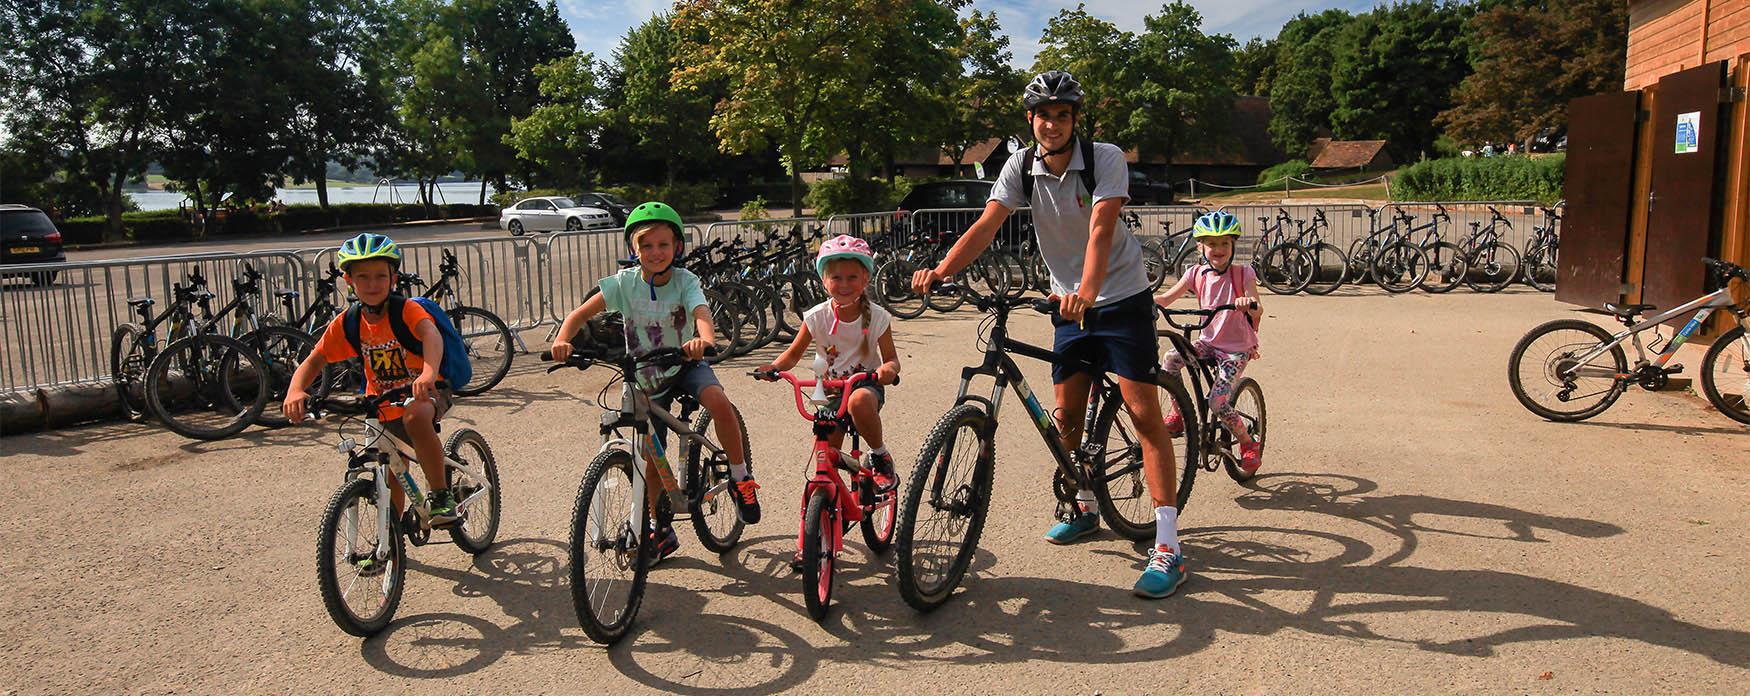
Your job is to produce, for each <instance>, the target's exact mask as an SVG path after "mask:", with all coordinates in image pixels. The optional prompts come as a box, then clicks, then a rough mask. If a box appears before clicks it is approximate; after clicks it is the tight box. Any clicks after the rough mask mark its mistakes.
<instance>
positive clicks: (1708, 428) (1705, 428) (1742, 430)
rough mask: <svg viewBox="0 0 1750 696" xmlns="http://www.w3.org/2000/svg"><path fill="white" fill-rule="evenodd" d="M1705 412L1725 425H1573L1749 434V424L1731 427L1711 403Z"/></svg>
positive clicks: (1586, 422) (1585, 422)
mask: <svg viewBox="0 0 1750 696" xmlns="http://www.w3.org/2000/svg"><path fill="white" fill-rule="evenodd" d="M1693 398H1695V399H1697V400H1698V401H1700V402H1701V403H1703V404H1705V403H1706V402H1707V399H1706V397H1703V396H1701V395H1699V394H1698V395H1695V396H1694V397H1693ZM1698 408H1702V407H1699V406H1698ZM1705 414H1706V415H1705V416H1704V417H1708V418H1717V419H1719V421H1720V422H1722V423H1727V425H1720V426H1712V425H1661V424H1658V423H1628V422H1611V421H1600V420H1583V421H1580V422H1578V423H1575V424H1574V425H1583V426H1588V427H1593V428H1616V429H1618V430H1638V431H1642V432H1655V433H1677V434H1680V435H1740V436H1750V426H1743V425H1741V426H1738V427H1735V428H1734V427H1732V426H1731V425H1730V423H1732V422H1733V421H1732V420H1731V419H1729V418H1727V417H1726V416H1725V415H1723V414H1721V413H1720V412H1719V411H1715V410H1714V409H1713V405H1712V404H1708V405H1707V406H1705Z"/></svg>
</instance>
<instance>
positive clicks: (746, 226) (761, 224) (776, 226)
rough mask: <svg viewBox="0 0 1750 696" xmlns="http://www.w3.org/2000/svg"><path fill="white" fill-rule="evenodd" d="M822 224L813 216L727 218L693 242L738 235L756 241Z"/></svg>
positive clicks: (715, 223) (733, 237) (709, 227)
mask: <svg viewBox="0 0 1750 696" xmlns="http://www.w3.org/2000/svg"><path fill="white" fill-rule="evenodd" d="M821 224H823V221H822V220H821V219H819V218H811V217H793V218H760V219H758V220H726V221H724V222H713V223H711V224H710V225H707V226H706V227H705V232H704V233H703V234H700V235H699V236H697V237H695V238H694V239H693V243H694V244H705V243H709V242H714V241H717V240H719V239H735V238H736V237H740V238H741V239H742V240H743V241H747V242H754V241H758V240H759V239H761V238H763V237H765V236H766V234H767V233H770V232H789V231H790V230H791V229H794V228H796V227H798V226H801V227H802V229H803V231H805V232H806V231H809V230H812V229H814V228H815V227H816V226H818V225H821Z"/></svg>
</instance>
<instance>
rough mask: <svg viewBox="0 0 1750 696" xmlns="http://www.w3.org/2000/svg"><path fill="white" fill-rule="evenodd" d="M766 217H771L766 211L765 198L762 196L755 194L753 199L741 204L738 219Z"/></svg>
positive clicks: (761, 218)
mask: <svg viewBox="0 0 1750 696" xmlns="http://www.w3.org/2000/svg"><path fill="white" fill-rule="evenodd" d="M768 217H771V215H770V214H769V213H767V212H766V199H765V197H764V196H755V197H754V199H753V200H751V201H748V202H746V203H743V204H741V218H740V219H742V220H764V219H766V218H768Z"/></svg>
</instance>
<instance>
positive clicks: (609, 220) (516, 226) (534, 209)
mask: <svg viewBox="0 0 1750 696" xmlns="http://www.w3.org/2000/svg"><path fill="white" fill-rule="evenodd" d="M498 226H499V227H503V228H504V229H507V230H510V233H511V234H513V235H517V236H522V234H523V233H524V232H546V231H549V230H611V229H617V226H616V225H615V224H614V217H613V216H612V215H610V214H608V211H606V210H602V209H601V208H590V207H587V206H582V205H578V204H577V203H576V202H575V201H573V200H571V199H570V198H566V197H564V196H540V197H536V198H525V199H523V200H520V201H517V202H516V205H513V206H510V207H508V208H505V209H504V210H503V211H501V212H500V213H499V214H498Z"/></svg>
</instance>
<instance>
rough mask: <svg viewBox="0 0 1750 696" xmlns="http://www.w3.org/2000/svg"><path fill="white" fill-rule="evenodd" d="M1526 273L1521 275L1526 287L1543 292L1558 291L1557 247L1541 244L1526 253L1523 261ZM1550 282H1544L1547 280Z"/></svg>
mask: <svg viewBox="0 0 1750 696" xmlns="http://www.w3.org/2000/svg"><path fill="white" fill-rule="evenodd" d="M1521 262H1522V264H1521V265H1522V268H1523V269H1524V271H1523V272H1522V273H1521V274H1520V275H1521V277H1522V278H1523V279H1524V280H1525V284H1526V285H1530V286H1531V287H1533V288H1536V289H1537V290H1540V291H1542V292H1555V291H1556V273H1557V270H1556V269H1557V266H1556V247H1555V246H1554V245H1551V244H1540V245H1538V246H1537V247H1536V248H1535V249H1532V250H1531V251H1527V252H1525V257H1524V258H1523V259H1521ZM1546 277H1547V278H1548V280H1544V279H1545V278H1546Z"/></svg>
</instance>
